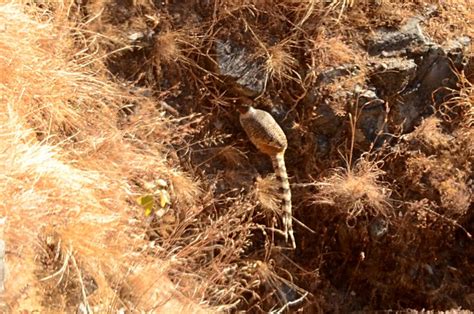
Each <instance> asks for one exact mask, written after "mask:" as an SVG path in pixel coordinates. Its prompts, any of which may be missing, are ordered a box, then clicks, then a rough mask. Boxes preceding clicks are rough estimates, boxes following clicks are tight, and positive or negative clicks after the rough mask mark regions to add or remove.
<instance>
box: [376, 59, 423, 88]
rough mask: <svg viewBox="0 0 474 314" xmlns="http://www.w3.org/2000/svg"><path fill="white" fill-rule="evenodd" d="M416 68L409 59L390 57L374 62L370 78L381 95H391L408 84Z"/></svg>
mask: <svg viewBox="0 0 474 314" xmlns="http://www.w3.org/2000/svg"><path fill="white" fill-rule="evenodd" d="M416 70H417V65H416V63H415V62H414V61H413V60H411V59H406V58H390V59H388V60H382V61H381V62H380V63H375V65H374V69H373V70H372V75H371V79H372V83H373V84H374V85H375V87H376V88H377V91H379V93H380V95H381V96H382V97H391V96H393V95H395V94H397V93H400V92H402V91H403V90H404V89H405V88H406V87H407V86H408V84H409V83H410V82H411V81H412V80H413V78H414V77H415V75H416Z"/></svg>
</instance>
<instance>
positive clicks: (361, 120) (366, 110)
mask: <svg viewBox="0 0 474 314" xmlns="http://www.w3.org/2000/svg"><path fill="white" fill-rule="evenodd" d="M358 106H359V108H360V109H361V111H360V115H359V117H358V119H357V122H358V123H357V127H358V128H359V129H360V130H361V131H362V133H363V134H364V136H365V138H366V140H367V141H369V142H370V143H373V144H374V146H375V147H379V146H380V145H382V143H383V141H384V139H385V136H384V135H383V133H386V131H387V130H386V128H387V126H386V124H385V121H386V118H387V111H386V110H385V101H383V100H382V99H380V98H379V97H378V96H377V94H376V93H375V91H373V90H370V89H367V90H363V91H360V92H359V91H358Z"/></svg>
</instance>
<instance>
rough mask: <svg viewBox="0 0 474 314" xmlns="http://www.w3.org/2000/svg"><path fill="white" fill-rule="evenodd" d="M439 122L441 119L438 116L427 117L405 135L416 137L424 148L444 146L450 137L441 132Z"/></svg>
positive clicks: (440, 147)
mask: <svg viewBox="0 0 474 314" xmlns="http://www.w3.org/2000/svg"><path fill="white" fill-rule="evenodd" d="M441 122H442V120H441V119H440V118H438V117H435V116H431V117H428V118H426V119H424V120H423V121H422V122H421V124H420V125H419V126H418V127H417V128H416V129H415V130H414V131H413V132H412V133H410V134H409V135H408V136H407V137H408V138H411V139H416V140H417V141H419V142H420V143H421V144H423V145H424V146H425V147H426V148H431V149H442V148H446V147H447V146H448V144H449V140H450V137H449V136H448V135H447V134H445V133H443V132H442V129H441Z"/></svg>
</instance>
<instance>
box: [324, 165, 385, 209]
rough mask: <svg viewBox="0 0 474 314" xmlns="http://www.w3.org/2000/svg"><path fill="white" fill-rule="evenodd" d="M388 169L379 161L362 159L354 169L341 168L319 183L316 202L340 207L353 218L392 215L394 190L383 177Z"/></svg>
mask: <svg viewBox="0 0 474 314" xmlns="http://www.w3.org/2000/svg"><path fill="white" fill-rule="evenodd" d="M384 173H385V172H384V171H383V170H382V169H380V165H379V164H378V163H375V162H372V161H369V160H367V159H365V158H363V159H360V160H359V161H358V162H357V163H356V165H355V166H354V167H353V168H352V169H345V168H339V169H335V170H334V171H333V174H332V175H330V176H329V177H327V178H325V179H323V180H322V181H321V182H318V183H317V184H316V185H317V186H318V187H319V191H318V193H317V194H316V195H315V201H316V203H320V204H328V205H331V206H333V207H336V208H337V209H338V210H339V211H341V212H342V213H345V214H347V215H348V216H349V217H353V218H356V217H358V216H361V215H375V216H389V215H390V214H391V213H390V208H391V205H390V199H389V198H390V189H389V188H388V186H387V184H386V183H385V182H383V181H382V180H381V176H383V175H384Z"/></svg>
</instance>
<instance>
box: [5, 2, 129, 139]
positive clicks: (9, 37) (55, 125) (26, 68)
mask: <svg viewBox="0 0 474 314" xmlns="http://www.w3.org/2000/svg"><path fill="white" fill-rule="evenodd" d="M30 10H31V11H32V9H30ZM37 14H38V16H39V17H38V19H41V12H37ZM0 19H1V20H2V25H3V26H4V27H5V31H2V32H1V33H0V40H1V45H0V49H1V52H2V53H1V55H2V57H1V59H0V86H1V87H0V91H1V93H2V95H4V101H8V102H9V103H11V104H15V105H14V108H15V111H16V112H18V113H19V115H18V116H19V119H21V121H20V122H21V123H25V124H28V125H29V126H30V127H33V128H34V129H35V131H36V132H37V134H38V135H40V136H41V137H42V138H45V137H46V136H51V134H52V133H54V134H55V135H56V136H57V135H61V134H62V135H63V136H62V139H65V138H66V137H68V136H72V135H74V136H76V137H79V138H80V137H81V136H82V135H83V134H84V133H89V132H90V133H95V134H97V133H100V132H106V131H108V130H110V129H111V128H113V125H112V123H113V121H114V120H115V118H114V116H113V114H114V110H113V109H114V108H113V105H112V104H114V103H116V101H115V100H112V97H114V98H115V99H116V97H118V96H119V95H120V94H121V92H120V91H119V90H118V89H117V88H113V87H112V86H110V84H109V83H107V82H106V81H103V80H102V78H100V77H97V76H96V75H92V72H91V71H90V70H89V69H88V67H87V66H85V64H86V63H88V62H89V61H90V60H91V59H90V58H86V59H82V60H81V61H82V63H79V62H76V60H73V59H74V57H72V58H71V57H70V56H68V57H66V54H67V53H69V52H72V50H71V48H73V47H74V42H73V41H72V37H68V35H70V33H69V32H68V31H65V32H64V30H63V32H62V33H61V32H58V31H56V29H55V26H54V25H53V24H52V23H43V22H40V21H37V20H35V19H32V18H31V17H30V16H28V15H26V14H24V13H23V12H22V11H21V8H20V7H18V6H15V5H11V4H10V5H8V4H7V5H2V6H1V7H0ZM77 57H83V56H81V55H80V54H79V53H78V54H77ZM71 95H75V96H76V97H74V98H72V97H71ZM91 111H100V112H101V115H95V114H90V113H91ZM84 116H88V118H87V119H84ZM91 125H95V126H96V127H95V128H93V129H92V128H91V127H90V126H91Z"/></svg>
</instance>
